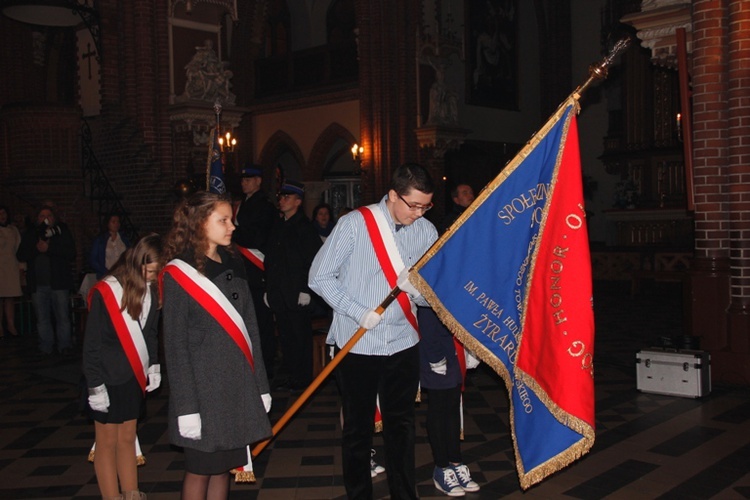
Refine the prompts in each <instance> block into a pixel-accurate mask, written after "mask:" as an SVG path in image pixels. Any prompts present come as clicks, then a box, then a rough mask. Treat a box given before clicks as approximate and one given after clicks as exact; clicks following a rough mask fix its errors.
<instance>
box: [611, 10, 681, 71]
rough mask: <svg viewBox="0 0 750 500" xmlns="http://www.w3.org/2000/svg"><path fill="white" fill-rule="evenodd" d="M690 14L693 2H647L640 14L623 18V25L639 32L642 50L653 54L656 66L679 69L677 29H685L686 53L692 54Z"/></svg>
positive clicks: (652, 58) (652, 57)
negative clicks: (647, 50) (627, 25)
mask: <svg viewBox="0 0 750 500" xmlns="http://www.w3.org/2000/svg"><path fill="white" fill-rule="evenodd" d="M690 10H691V2H690V0H645V1H644V2H642V3H641V12H635V13H633V14H628V15H626V16H623V18H622V19H621V21H622V22H623V23H625V24H629V25H631V26H633V27H634V28H635V29H636V30H638V38H639V39H640V40H641V46H643V47H644V48H647V49H649V50H651V60H652V61H653V62H654V63H656V64H659V65H662V66H668V67H677V41H676V35H675V32H676V30H677V29H678V28H684V29H685V33H686V35H687V36H686V38H687V40H686V43H687V52H688V53H691V52H692V23H691V20H690Z"/></svg>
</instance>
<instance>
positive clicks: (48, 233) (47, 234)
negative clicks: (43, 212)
mask: <svg viewBox="0 0 750 500" xmlns="http://www.w3.org/2000/svg"><path fill="white" fill-rule="evenodd" d="M36 232H37V236H38V237H39V239H40V240H42V241H47V240H49V239H50V238H52V237H53V236H57V235H58V234H60V233H61V232H62V230H61V229H60V226H48V225H47V223H46V222H42V223H41V224H39V225H38V226H37V228H36Z"/></svg>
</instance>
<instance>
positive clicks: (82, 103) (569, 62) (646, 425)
mask: <svg viewBox="0 0 750 500" xmlns="http://www.w3.org/2000/svg"><path fill="white" fill-rule="evenodd" d="M0 9H2V12H0V39H2V49H1V50H0V68H3V70H4V73H5V75H6V76H5V77H3V78H2V79H0V139H1V140H0V205H2V206H5V207H7V209H8V212H9V214H10V215H11V222H12V223H13V224H15V225H17V226H19V228H21V229H23V228H25V227H28V226H29V225H30V224H32V222H31V221H32V220H34V217H35V215H36V212H37V210H38V209H39V208H40V207H41V206H43V205H47V204H52V205H54V207H55V209H56V210H57V213H58V214H59V217H60V218H61V219H62V220H63V221H65V222H66V224H67V225H68V226H69V227H70V229H71V231H72V233H73V235H74V237H75V242H76V248H77V256H76V259H75V261H74V262H73V269H72V272H73V273H74V276H76V280H77V281H76V289H75V290H72V292H73V293H72V298H71V313H72V318H73V321H74V331H75V333H76V337H77V341H78V342H77V346H78V351H79V352H78V353H77V355H76V356H77V357H74V358H73V359H70V358H62V357H61V358H45V359H40V358H38V357H37V356H36V355H35V354H36V353H35V331H34V321H33V317H34V313H33V310H32V307H31V302H30V300H29V297H27V296H26V297H21V298H19V299H18V301H17V304H16V322H17V324H18V327H19V333H20V334H21V335H20V337H19V338H18V339H8V338H7V337H8V336H7V335H6V339H5V340H4V341H2V342H1V343H0V359H2V361H3V362H2V365H1V366H0V373H2V375H3V381H4V383H3V387H2V388H0V394H2V399H3V405H2V409H0V426H1V427H2V428H3V429H4V430H3V432H2V433H1V434H0V436H1V437H0V496H2V497H3V498H45V499H57V498H61V499H62V498H81V499H84V498H99V494H98V490H97V483H96V477H95V475H94V470H93V466H92V465H91V464H90V463H88V461H87V460H86V456H87V453H88V449H89V448H90V445H91V443H92V442H93V437H94V431H93V425H91V423H90V421H88V420H87V419H86V417H85V416H84V414H83V412H82V407H81V405H82V402H81V398H80V377H81V374H80V356H79V354H80V342H81V335H82V332H83V328H82V322H84V321H85V307H84V306H83V298H82V297H81V295H80V293H77V292H79V288H78V287H79V286H80V285H81V284H82V282H83V281H84V279H85V277H86V276H87V275H89V274H90V273H91V269H90V268H89V265H88V259H87V256H88V254H89V249H90V247H91V244H92V241H93V240H94V238H95V237H96V236H97V234H99V232H100V230H101V227H102V224H103V223H104V220H105V218H106V217H107V216H108V215H109V214H111V213H116V214H118V215H120V218H121V221H122V229H123V231H124V232H125V233H126V234H127V235H128V236H129V238H130V240H131V241H134V240H135V239H137V238H138V237H139V236H143V235H145V234H148V233H150V232H157V233H160V234H164V233H166V231H167V230H168V228H169V226H170V224H171V219H170V217H171V215H170V214H171V213H172V211H173V209H174V207H175V205H176V204H177V203H178V202H179V201H180V200H181V199H182V197H184V196H186V195H189V194H190V193H192V192H195V191H197V190H205V189H206V188H207V171H208V167H209V164H210V161H208V160H207V158H210V156H209V149H210V146H211V144H212V141H213V139H214V137H220V138H221V156H222V162H223V167H224V180H225V183H226V186H227V190H228V192H229V193H230V194H231V195H232V196H233V197H234V198H238V197H239V196H240V195H241V189H240V170H241V169H242V168H243V167H244V166H246V165H253V166H254V167H256V168H259V169H261V170H262V172H263V183H262V185H263V189H264V190H265V191H266V193H267V194H268V196H269V199H274V195H275V194H276V192H277V191H278V189H279V187H280V185H281V184H282V183H283V182H284V181H285V180H293V181H298V182H301V183H304V186H305V211H306V213H307V215H308V217H309V216H310V215H311V211H312V208H313V207H314V206H315V205H317V204H318V203H321V202H326V203H328V204H330V205H331V206H332V207H333V209H334V213H337V212H338V211H339V210H340V209H343V208H346V207H357V206H360V205H364V204H369V203H375V202H377V201H379V200H380V198H381V197H382V196H383V194H384V193H385V192H386V191H387V189H388V187H389V181H390V176H391V173H392V171H393V169H395V168H396V167H397V166H398V165H400V164H403V163H406V162H418V163H420V164H422V165H424V166H425V167H427V169H428V170H429V171H430V173H431V174H432V176H433V178H434V180H435V181H436V186H437V188H436V192H435V194H434V198H433V201H434V203H435V207H434V209H433V210H431V211H430V212H428V213H427V215H426V217H427V218H428V219H431V220H433V222H436V221H438V220H440V219H441V218H442V216H443V215H444V214H445V213H447V212H448V211H450V209H451V208H452V203H453V202H452V200H451V190H452V188H453V187H455V186H456V185H458V184H469V185H470V186H472V188H473V189H474V191H475V192H477V193H479V192H480V191H481V190H482V189H483V187H484V186H486V185H487V184H488V183H490V182H491V181H492V180H493V179H495V178H496V176H498V175H499V174H500V173H501V172H502V170H503V168H504V166H506V165H507V164H508V163H509V162H511V161H512V160H513V158H514V157H515V156H516V153H518V152H519V151H520V150H521V149H522V148H523V147H524V145H525V144H526V143H527V142H528V141H530V140H531V138H533V136H534V134H535V132H536V131H537V130H538V129H539V127H540V126H541V125H542V124H543V123H544V122H545V121H546V120H547V118H548V117H549V116H550V115H551V114H552V113H554V112H555V110H556V109H557V107H558V105H559V104H560V103H561V102H563V101H564V100H565V99H566V98H567V97H568V96H569V95H570V94H571V92H573V91H574V90H575V89H577V88H578V87H579V86H580V85H581V84H583V83H584V82H585V81H586V80H587V79H588V78H589V77H590V75H591V74H592V73H591V68H593V67H595V66H596V64H597V63H599V62H600V61H602V60H603V59H605V58H606V57H607V56H608V55H609V54H611V53H612V50H613V47H614V46H615V45H616V44H617V42H618V41H620V40H623V39H627V40H629V41H630V45H629V47H628V48H627V49H625V50H624V51H622V52H621V53H619V54H617V56H616V57H614V58H613V59H612V60H611V61H608V62H609V64H608V67H607V71H606V72H605V73H606V74H604V75H597V79H596V81H595V82H594V83H593V84H592V85H591V86H589V87H587V88H586V91H585V92H584V93H583V94H582V95H581V96H580V101H579V103H580V108H581V109H580V112H579V115H578V127H579V135H580V153H581V168H582V174H583V194H584V201H585V211H586V217H587V228H588V237H589V246H590V252H591V264H592V274H593V280H594V286H593V289H594V298H593V302H594V312H595V327H596V355H595V364H594V367H595V368H594V373H595V388H596V393H595V399H596V441H595V444H594V446H593V448H592V450H591V452H590V453H588V454H587V455H585V456H583V457H582V458H581V459H580V460H578V461H576V462H574V463H573V464H572V465H570V466H568V467H567V468H565V469H563V470H561V471H559V472H557V473H555V474H553V475H551V476H550V477H549V478H547V479H545V480H544V481H542V482H541V483H540V484H538V485H535V486H533V487H531V488H529V489H528V490H523V489H522V488H521V487H520V486H519V483H518V479H517V474H516V460H515V456H514V448H513V439H512V436H511V432H510V426H509V421H508V418H509V417H508V411H509V409H508V397H507V392H506V389H505V387H504V385H503V381H502V380H501V379H500V378H499V377H498V376H497V374H495V373H494V372H493V371H492V370H491V369H489V368H488V367H487V366H484V365H481V366H480V367H479V368H477V369H476V370H472V372H471V373H470V375H469V377H468V379H467V384H466V392H465V395H464V408H465V421H464V440H463V443H462V450H463V453H464V458H465V460H466V462H467V464H468V465H470V467H471V469H472V474H473V476H474V478H475V480H477V482H479V483H480V485H481V487H482V489H481V490H480V491H479V492H477V493H469V494H467V497H469V498H500V497H508V498H524V497H531V498H581V499H590V498H612V499H617V498H623V499H624V498H628V499H630V498H675V499H677V498H679V499H685V498H695V499H705V498H750V469H749V468H748V466H747V464H748V463H750V437H748V436H750V432H749V431H750V399H749V398H748V395H750V392H749V391H750V222H748V214H750V164H749V163H748V158H750V156H748V155H747V141H748V139H747V138H748V137H750V122H748V120H747V116H748V111H749V110H750V83H748V82H750V79H748V74H747V73H748V69H747V68H750V45H748V44H747V43H746V41H747V39H748V38H749V37H750V4H749V3H748V2H746V1H745V0H642V1H641V0H534V1H533V2H530V1H521V0H486V1H478V0H465V1H462V0H405V1H399V0H379V1H368V0H32V1H20V0H1V1H0ZM599 76H601V77H599ZM655 347H659V348H667V349H676V350H680V349H687V350H691V351H693V350H700V351H704V352H707V353H708V354H709V355H710V359H711V368H710V373H711V389H710V391H709V392H708V393H707V394H704V395H703V396H702V397H699V398H691V397H676V396H670V395H664V394H655V393H649V392H644V391H641V390H639V388H638V387H637V384H638V383H639V382H638V381H637V380H636V354H637V353H639V351H641V350H643V349H650V348H655ZM165 379H166V380H167V381H168V374H166V376H165ZM295 396H296V394H294V393H289V392H275V393H273V397H274V406H273V410H272V413H271V415H270V418H271V421H272V422H274V421H275V420H277V419H278V418H279V417H280V416H281V415H282V413H283V412H284V409H285V408H287V407H289V406H290V405H292V403H293V402H294V399H295ZM167 401H168V383H166V384H165V387H163V388H161V389H160V390H159V391H157V392H156V393H155V394H154V395H152V396H151V397H149V399H148V401H147V412H146V416H145V417H144V418H143V419H142V421H141V422H140V423H139V426H138V435H139V440H140V443H141V447H142V450H143V453H144V456H145V458H146V463H145V465H143V466H141V467H140V468H139V477H140V483H141V487H142V490H143V491H144V492H146V493H147V494H148V497H149V498H151V499H171V498H178V497H179V491H180V485H181V479H182V471H183V459H182V457H181V453H180V451H179V450H178V449H176V448H174V447H172V446H170V444H169V440H168V436H167V432H166V421H167V418H166V413H167ZM424 413H425V412H424V408H422V407H420V406H419V405H418V406H417V422H418V429H417V480H418V493H419V496H420V497H421V498H440V497H442V496H441V494H440V493H439V492H437V491H436V490H435V488H434V486H433V485H432V481H431V464H432V461H431V456H430V451H429V445H428V442H427V438H426V431H425V427H424V418H423V416H424ZM340 434H341V429H340V426H339V419H338V397H337V393H336V388H335V384H334V383H333V381H332V380H327V381H325V382H324V383H323V385H322V386H321V388H320V389H319V390H318V391H317V392H316V393H315V394H314V395H313V396H312V397H311V399H310V400H309V402H308V403H306V405H305V406H304V407H303V408H302V409H301V410H300V411H299V413H298V414H297V416H296V417H295V418H294V419H293V420H292V421H291V422H290V423H289V424H288V426H287V427H286V428H285V429H284V430H283V431H282V432H280V433H279V435H278V436H277V437H276V438H275V439H274V440H273V441H272V442H271V444H270V445H269V446H268V448H267V449H266V450H265V451H263V452H262V453H261V454H260V455H259V456H258V457H257V458H256V462H255V475H256V478H257V480H256V482H255V483H251V484H241V483H238V484H233V485H232V487H231V493H230V498H251V499H255V498H257V499H274V498H279V499H281V498H284V499H286V498H311V499H312V498H345V492H344V487H343V482H342V476H341V474H342V472H341V462H340V461H341V457H340V446H339V441H340ZM375 444H376V451H377V453H376V457H378V456H383V455H384V453H383V452H382V439H381V438H380V437H378V436H376V437H375ZM384 474H386V475H387V464H386V472H385V473H384ZM384 474H380V475H378V476H377V477H375V478H374V479H373V483H374V491H375V495H376V497H377V498H387V495H388V488H387V484H386V481H385V479H384Z"/></svg>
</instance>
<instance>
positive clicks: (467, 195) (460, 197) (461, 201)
mask: <svg viewBox="0 0 750 500" xmlns="http://www.w3.org/2000/svg"><path fill="white" fill-rule="evenodd" d="M451 200H453V207H452V208H451V211H450V212H448V213H447V214H446V216H445V218H444V219H443V222H442V224H441V225H440V227H439V228H438V229H439V230H440V232H441V233H444V232H445V231H447V230H448V228H449V227H451V224H453V223H454V222H456V219H458V216H459V215H461V214H462V213H463V211H464V210H466V207H468V206H469V205H471V204H472V202H473V201H474V190H473V189H472V188H471V186H469V185H468V184H457V185H456V187H454V188H453V189H451Z"/></svg>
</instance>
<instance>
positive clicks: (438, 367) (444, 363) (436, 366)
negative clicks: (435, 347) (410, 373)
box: [430, 358, 448, 375]
mask: <svg viewBox="0 0 750 500" xmlns="http://www.w3.org/2000/svg"><path fill="white" fill-rule="evenodd" d="M430 370H432V371H433V372H435V373H437V374H438V375H445V374H446V373H448V360H446V359H445V358H443V359H441V360H440V361H438V362H437V363H430Z"/></svg>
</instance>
